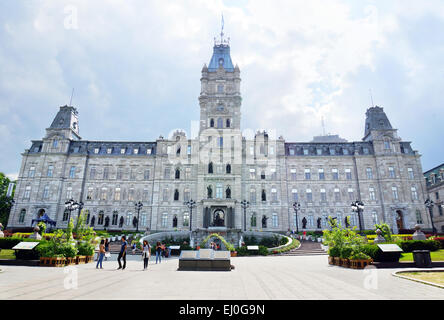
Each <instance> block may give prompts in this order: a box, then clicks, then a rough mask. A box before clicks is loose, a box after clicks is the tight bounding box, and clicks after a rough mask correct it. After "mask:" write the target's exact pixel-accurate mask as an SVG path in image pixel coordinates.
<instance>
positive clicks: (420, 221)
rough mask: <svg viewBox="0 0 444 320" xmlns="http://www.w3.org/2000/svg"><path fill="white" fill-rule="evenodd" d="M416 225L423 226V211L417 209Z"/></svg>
mask: <svg viewBox="0 0 444 320" xmlns="http://www.w3.org/2000/svg"><path fill="white" fill-rule="evenodd" d="M416 223H417V224H422V223H423V222H422V217H421V211H420V210H418V209H416Z"/></svg>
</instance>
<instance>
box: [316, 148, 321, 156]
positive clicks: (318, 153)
mask: <svg viewBox="0 0 444 320" xmlns="http://www.w3.org/2000/svg"><path fill="white" fill-rule="evenodd" d="M316 154H317V155H318V156H322V149H321V148H316Z"/></svg>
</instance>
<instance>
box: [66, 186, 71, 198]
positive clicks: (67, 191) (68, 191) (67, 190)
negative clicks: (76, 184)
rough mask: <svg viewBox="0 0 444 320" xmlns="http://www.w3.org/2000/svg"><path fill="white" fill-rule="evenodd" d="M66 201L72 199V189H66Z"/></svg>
mask: <svg viewBox="0 0 444 320" xmlns="http://www.w3.org/2000/svg"><path fill="white" fill-rule="evenodd" d="M66 199H68V200H69V199H72V187H68V188H66Z"/></svg>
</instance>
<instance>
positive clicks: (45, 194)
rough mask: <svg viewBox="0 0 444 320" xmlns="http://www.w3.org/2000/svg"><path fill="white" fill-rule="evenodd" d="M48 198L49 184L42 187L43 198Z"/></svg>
mask: <svg viewBox="0 0 444 320" xmlns="http://www.w3.org/2000/svg"><path fill="white" fill-rule="evenodd" d="M48 198H49V186H45V187H44V188H43V199H48Z"/></svg>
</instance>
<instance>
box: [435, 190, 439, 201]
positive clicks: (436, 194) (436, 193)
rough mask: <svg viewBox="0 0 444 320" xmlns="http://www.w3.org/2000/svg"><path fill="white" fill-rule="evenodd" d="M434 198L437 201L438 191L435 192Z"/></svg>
mask: <svg viewBox="0 0 444 320" xmlns="http://www.w3.org/2000/svg"><path fill="white" fill-rule="evenodd" d="M435 198H436V200H439V192H438V191H436V192H435Z"/></svg>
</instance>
